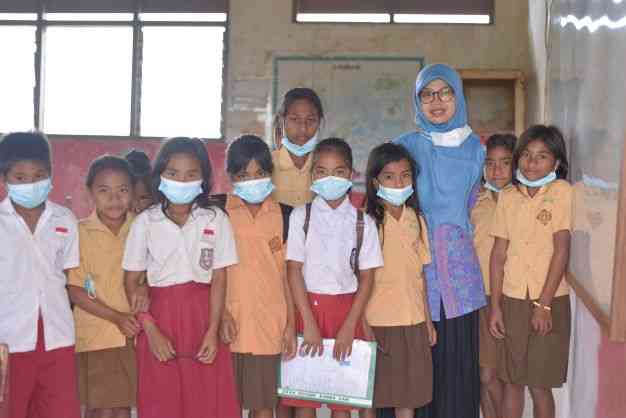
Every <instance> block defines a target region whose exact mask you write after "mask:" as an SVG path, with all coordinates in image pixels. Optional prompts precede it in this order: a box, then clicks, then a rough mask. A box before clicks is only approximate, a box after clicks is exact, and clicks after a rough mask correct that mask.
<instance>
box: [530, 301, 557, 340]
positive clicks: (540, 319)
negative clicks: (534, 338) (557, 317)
mask: <svg viewBox="0 0 626 418" xmlns="http://www.w3.org/2000/svg"><path fill="white" fill-rule="evenodd" d="M530 325H531V326H532V328H533V331H535V333H536V334H537V335H539V336H541V337H545V336H546V335H548V334H549V333H550V331H552V314H551V313H550V311H548V310H546V309H542V308H540V307H538V306H536V307H535V309H534V310H533V316H532V318H531V320H530Z"/></svg>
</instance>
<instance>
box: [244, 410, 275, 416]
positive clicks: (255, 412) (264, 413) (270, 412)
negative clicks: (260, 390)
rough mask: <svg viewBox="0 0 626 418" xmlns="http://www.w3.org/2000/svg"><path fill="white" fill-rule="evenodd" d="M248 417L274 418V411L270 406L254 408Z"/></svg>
mask: <svg viewBox="0 0 626 418" xmlns="http://www.w3.org/2000/svg"><path fill="white" fill-rule="evenodd" d="M248 418H274V411H273V410H272V409H270V408H266V409H254V410H252V411H250V414H249V415H248Z"/></svg>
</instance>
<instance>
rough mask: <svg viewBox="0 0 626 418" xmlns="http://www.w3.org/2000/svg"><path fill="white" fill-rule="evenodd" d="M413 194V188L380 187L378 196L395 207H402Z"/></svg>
mask: <svg viewBox="0 0 626 418" xmlns="http://www.w3.org/2000/svg"><path fill="white" fill-rule="evenodd" d="M412 194H413V186H406V187H403V188H402V189H394V188H392V187H384V186H378V191H377V192H376V196H378V197H380V198H381V199H385V200H386V201H387V202H389V203H391V204H392V205H394V206H402V205H404V202H406V200H407V199H408V198H409V197H411V195H412Z"/></svg>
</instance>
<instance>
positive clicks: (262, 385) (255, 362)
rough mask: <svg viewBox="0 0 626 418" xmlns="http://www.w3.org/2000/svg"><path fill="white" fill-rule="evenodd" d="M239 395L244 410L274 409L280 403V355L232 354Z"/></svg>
mask: <svg viewBox="0 0 626 418" xmlns="http://www.w3.org/2000/svg"><path fill="white" fill-rule="evenodd" d="M232 356H233V371H234V375H235V381H236V383H237V395H238V396H239V402H240V403H241V407H242V408H243V409H248V410H253V409H274V408H275V407H276V404H277V403H278V395H277V394H276V390H277V385H278V366H279V364H280V354H276V355H255V354H248V353H232Z"/></svg>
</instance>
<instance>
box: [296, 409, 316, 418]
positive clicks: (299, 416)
mask: <svg viewBox="0 0 626 418" xmlns="http://www.w3.org/2000/svg"><path fill="white" fill-rule="evenodd" d="M296 418H315V409H313V408H296Z"/></svg>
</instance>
